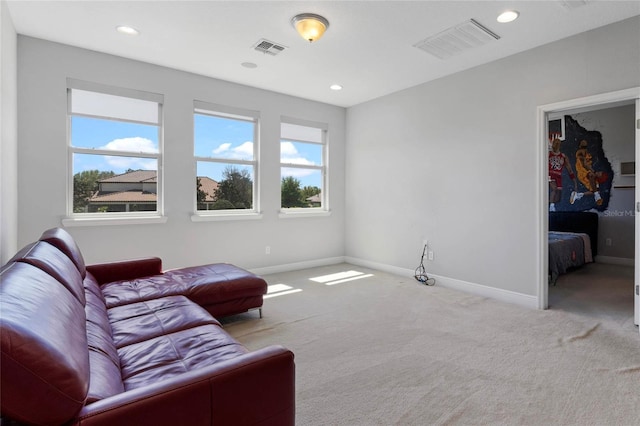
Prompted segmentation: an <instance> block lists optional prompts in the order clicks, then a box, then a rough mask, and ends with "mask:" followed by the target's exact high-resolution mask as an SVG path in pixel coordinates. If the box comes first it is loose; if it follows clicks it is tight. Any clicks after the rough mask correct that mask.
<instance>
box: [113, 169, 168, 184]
mask: <svg viewBox="0 0 640 426" xmlns="http://www.w3.org/2000/svg"><path fill="white" fill-rule="evenodd" d="M104 182H106V183H131V182H156V183H157V182H158V172H157V171H156V170H134V171H132V172H129V173H123V174H121V175H117V176H113V177H110V178H107V179H102V180H101V181H100V183H104Z"/></svg>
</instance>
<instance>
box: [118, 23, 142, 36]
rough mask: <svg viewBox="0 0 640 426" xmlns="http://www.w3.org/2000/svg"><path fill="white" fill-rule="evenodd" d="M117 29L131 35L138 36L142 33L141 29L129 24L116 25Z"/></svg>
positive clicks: (121, 32)
mask: <svg viewBox="0 0 640 426" xmlns="http://www.w3.org/2000/svg"><path fill="white" fill-rule="evenodd" d="M116 31H118V32H119V33H120V34H125V35H130V36H137V35H138V34H140V31H138V30H136V29H135V28H133V27H129V26H127V25H120V26H118V27H116Z"/></svg>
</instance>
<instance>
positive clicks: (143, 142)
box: [99, 137, 158, 153]
mask: <svg viewBox="0 0 640 426" xmlns="http://www.w3.org/2000/svg"><path fill="white" fill-rule="evenodd" d="M99 149H106V150H109V151H127V152H132V153H136V152H145V153H157V152H158V146H157V145H156V143H155V142H153V141H152V140H149V139H147V138H141V137H134V138H122V139H114V140H112V141H111V142H109V143H107V144H106V145H104V146H101V147H99Z"/></svg>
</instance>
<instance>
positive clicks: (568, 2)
mask: <svg viewBox="0 0 640 426" xmlns="http://www.w3.org/2000/svg"><path fill="white" fill-rule="evenodd" d="M559 1H560V4H561V5H562V7H564V8H565V9H567V10H573V9H577V8H579V7H582V6H586V5H587V0H559Z"/></svg>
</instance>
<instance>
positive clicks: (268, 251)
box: [264, 246, 271, 254]
mask: <svg viewBox="0 0 640 426" xmlns="http://www.w3.org/2000/svg"><path fill="white" fill-rule="evenodd" d="M264 254H271V247H269V246H266V247H265V248H264Z"/></svg>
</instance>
